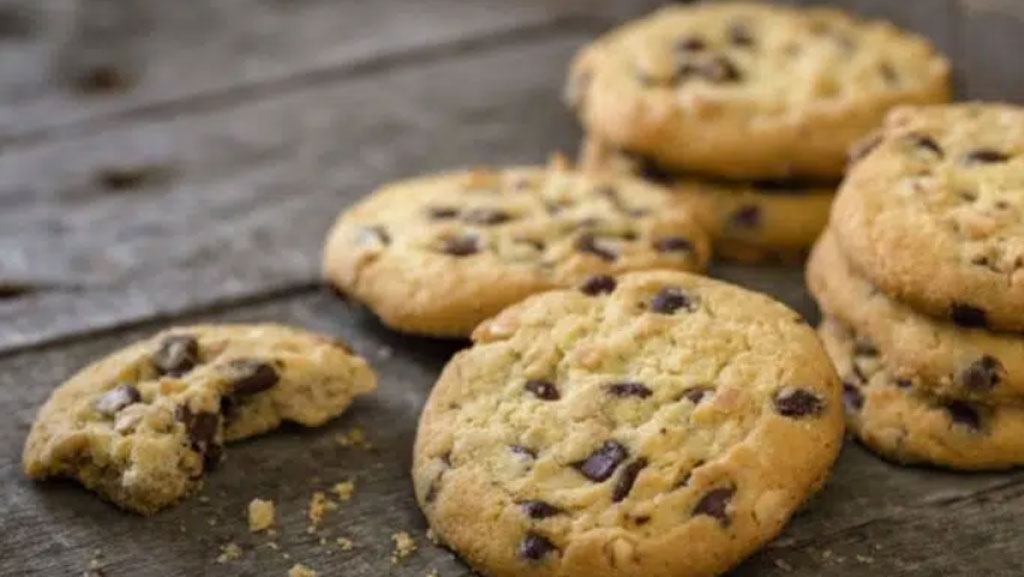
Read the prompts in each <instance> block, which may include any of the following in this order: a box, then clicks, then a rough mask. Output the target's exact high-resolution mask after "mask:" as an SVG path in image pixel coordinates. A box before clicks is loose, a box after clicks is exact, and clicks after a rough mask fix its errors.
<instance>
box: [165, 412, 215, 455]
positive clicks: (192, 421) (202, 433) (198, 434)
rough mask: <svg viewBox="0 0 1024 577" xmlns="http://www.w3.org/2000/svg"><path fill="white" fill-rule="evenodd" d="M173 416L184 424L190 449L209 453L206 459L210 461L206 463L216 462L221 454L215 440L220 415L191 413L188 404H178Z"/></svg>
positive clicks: (205, 453)
mask: <svg viewBox="0 0 1024 577" xmlns="http://www.w3.org/2000/svg"><path fill="white" fill-rule="evenodd" d="M174 418H175V419H176V420H178V421H180V422H181V423H182V424H184V425H185V431H186V432H187V433H188V440H189V443H190V445H191V447H192V450H194V451H197V452H199V453H203V454H204V455H207V454H208V453H209V456H210V458H209V459H207V461H211V462H206V465H212V464H216V461H218V460H219V459H220V454H221V453H220V447H219V446H217V444H216V442H215V439H216V437H217V429H218V428H219V427H220V415H218V414H217V413H207V412H200V413H193V412H192V410H191V409H189V407H188V405H178V406H177V407H176V408H175V409H174Z"/></svg>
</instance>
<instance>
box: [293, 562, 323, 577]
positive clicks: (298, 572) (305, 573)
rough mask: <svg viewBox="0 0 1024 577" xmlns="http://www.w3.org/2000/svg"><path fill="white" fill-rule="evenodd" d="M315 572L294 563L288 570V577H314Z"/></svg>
mask: <svg viewBox="0 0 1024 577" xmlns="http://www.w3.org/2000/svg"><path fill="white" fill-rule="evenodd" d="M316 575H317V573H316V571H314V570H312V569H310V568H309V567H307V566H305V565H303V564H302V563H296V564H295V565H292V568H291V569H289V570H288V577H316Z"/></svg>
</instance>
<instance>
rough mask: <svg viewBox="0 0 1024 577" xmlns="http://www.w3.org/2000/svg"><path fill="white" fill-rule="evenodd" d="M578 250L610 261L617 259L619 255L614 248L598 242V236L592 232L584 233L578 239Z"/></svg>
mask: <svg viewBox="0 0 1024 577" xmlns="http://www.w3.org/2000/svg"><path fill="white" fill-rule="evenodd" d="M576 250H579V251H580V252H586V253H590V254H592V255H595V256H597V257H598V258H600V259H601V260H604V261H609V262H611V261H613V260H615V259H616V258H618V256H619V255H617V254H615V252H613V251H612V250H610V249H608V248H605V247H603V246H601V245H599V244H598V243H597V237H596V236H594V235H593V234H591V233H587V234H584V235H582V236H580V237H579V238H578V239H576Z"/></svg>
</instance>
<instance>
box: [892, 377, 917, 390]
mask: <svg viewBox="0 0 1024 577" xmlns="http://www.w3.org/2000/svg"><path fill="white" fill-rule="evenodd" d="M894 384H895V385H896V387H897V388H900V389H909V388H910V387H911V385H913V383H911V382H910V381H909V380H907V379H896V382H895V383H894Z"/></svg>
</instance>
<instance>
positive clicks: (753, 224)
mask: <svg viewBox="0 0 1024 577" xmlns="http://www.w3.org/2000/svg"><path fill="white" fill-rule="evenodd" d="M729 223H730V224H731V225H732V226H734V227H736V228H747V229H749V228H757V226H758V225H759V224H761V207H759V206H757V205H754V204H748V205H744V206H741V207H739V208H737V209H736V210H734V211H733V212H732V214H731V215H730V216H729Z"/></svg>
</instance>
